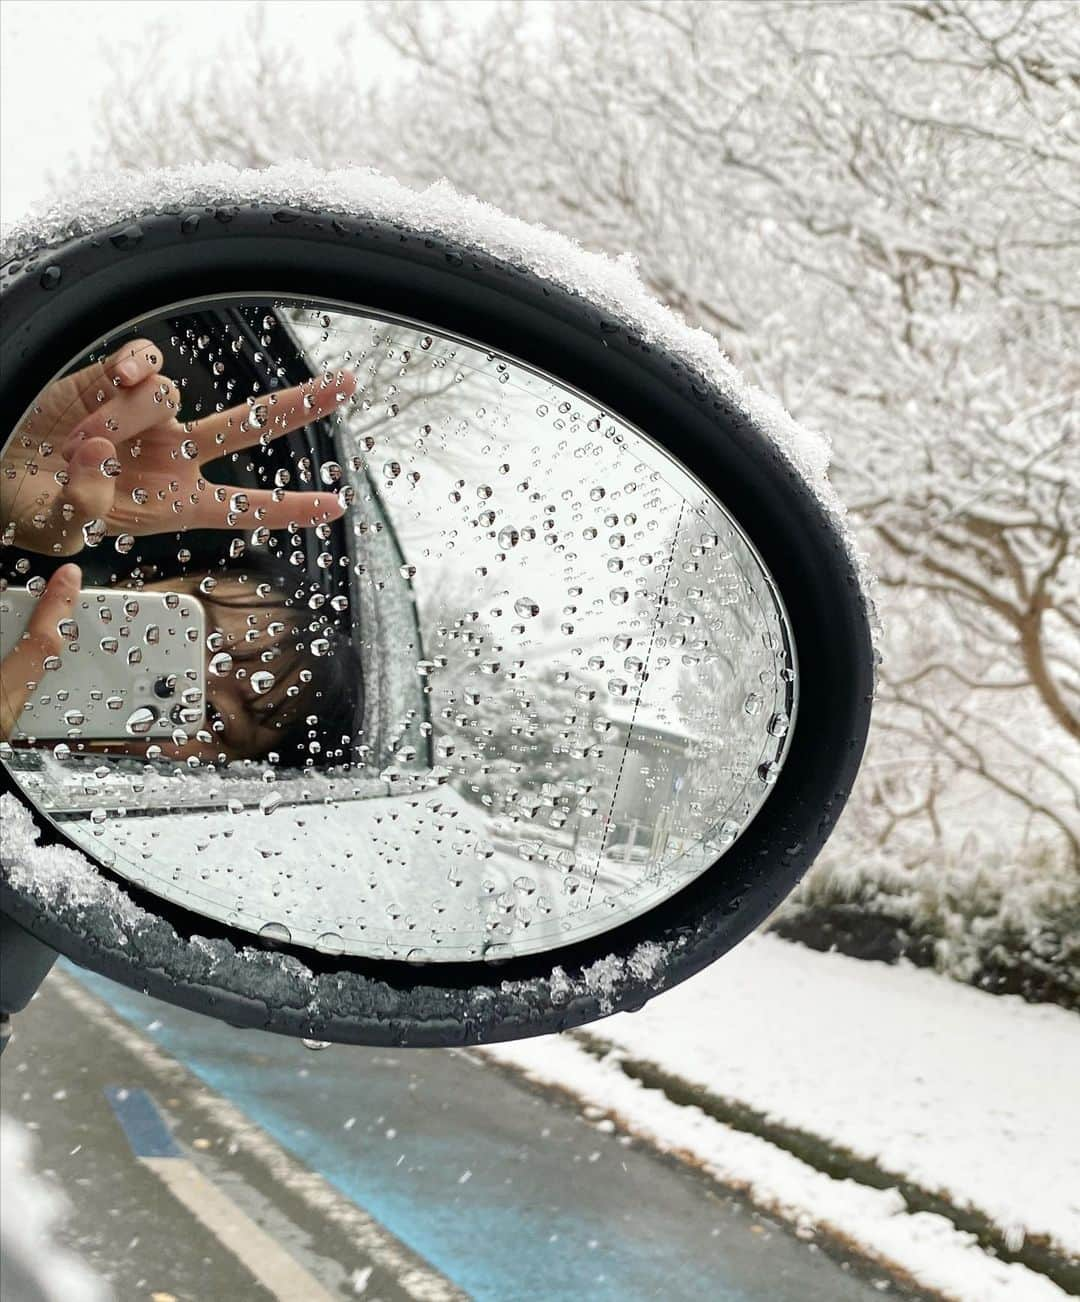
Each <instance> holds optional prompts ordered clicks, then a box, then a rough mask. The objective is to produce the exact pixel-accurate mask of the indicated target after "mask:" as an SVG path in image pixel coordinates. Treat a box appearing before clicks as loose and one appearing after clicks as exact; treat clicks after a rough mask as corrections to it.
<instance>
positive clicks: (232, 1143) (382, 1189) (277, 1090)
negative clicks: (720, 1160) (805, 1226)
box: [0, 969, 897, 1302]
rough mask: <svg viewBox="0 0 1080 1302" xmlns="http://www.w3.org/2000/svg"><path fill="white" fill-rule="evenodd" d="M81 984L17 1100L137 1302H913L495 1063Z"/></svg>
mask: <svg viewBox="0 0 1080 1302" xmlns="http://www.w3.org/2000/svg"><path fill="white" fill-rule="evenodd" d="M73 973H74V969H67V970H64V971H58V972H57V973H55V974H54V975H53V976H51V977H50V978H49V980H48V981H47V982H46V984H45V987H44V988H43V990H42V992H41V993H40V994H39V996H38V998H37V999H36V1000H35V1001H34V1002H33V1004H32V1005H31V1006H30V1008H29V1009H28V1010H27V1011H26V1012H25V1013H24V1014H22V1015H20V1017H19V1018H18V1020H17V1022H16V1037H15V1039H14V1040H13V1042H12V1044H11V1046H10V1047H9V1049H8V1051H7V1052H6V1053H5V1055H4V1059H3V1072H2V1077H0V1081H2V1103H3V1108H4V1110H5V1111H6V1112H8V1113H10V1114H13V1115H14V1116H16V1117H17V1118H19V1119H20V1120H21V1121H23V1122H24V1123H26V1124H29V1125H30V1126H31V1127H32V1128H34V1129H35V1130H36V1132H37V1139H38V1143H39V1146H40V1148H39V1155H38V1157H39V1160H38V1166H39V1169H42V1170H45V1171H47V1172H48V1173H49V1177H50V1178H51V1179H53V1180H55V1181H56V1182H57V1183H58V1184H59V1185H60V1186H61V1187H62V1188H63V1189H64V1190H65V1192H66V1193H67V1195H68V1197H69V1199H70V1200H71V1202H72V1204H73V1210H72V1215H71V1218H70V1220H69V1223H68V1227H67V1230H66V1233H65V1238H66V1241H67V1242H68V1243H70V1244H71V1245H72V1246H73V1247H74V1248H75V1249H76V1250H77V1251H78V1252H79V1253H80V1254H81V1255H82V1257H83V1258H84V1260H86V1261H88V1262H89V1263H90V1264H91V1265H93V1266H94V1268H95V1269H96V1270H97V1271H98V1272H99V1273H101V1274H102V1275H104V1276H106V1277H107V1278H108V1279H109V1280H110V1281H111V1282H112V1285H113V1288H114V1290H115V1293H116V1297H117V1298H118V1299H119V1300H120V1302H129V1300H131V1302H135V1300H136V1299H151V1300H153V1302H170V1300H171V1299H176V1300H177V1302H218V1300H219V1299H221V1300H224V1299H228V1300H229V1302H249V1300H250V1302H261V1300H262V1299H270V1298H275V1297H277V1298H284V1299H288V1300H289V1302H294V1300H295V1302H317V1300H318V1302H321V1300H322V1299H325V1298H326V1297H330V1298H352V1299H355V1298H356V1297H358V1296H359V1297H363V1298H364V1299H365V1300H366V1302H372V1300H374V1299H381V1302H398V1300H399V1299H405V1298H421V1299H426V1300H427V1302H440V1300H441V1299H458V1298H462V1297H473V1298H476V1299H480V1300H487V1299H491V1300H492V1302H518V1300H519V1299H521V1300H522V1302H526V1300H528V1299H537V1300H542V1302H563V1299H566V1302H569V1300H570V1299H574V1302H577V1300H578V1299H582V1298H586V1299H589V1302H609V1300H610V1302H615V1300H616V1299H618V1302H635V1300H636V1299H652V1298H662V1299H664V1300H665V1302H679V1300H680V1299H695V1300H696V1299H710V1302H751V1300H753V1299H763V1300H764V1299H768V1302H856V1300H858V1302H867V1300H868V1299H870V1298H880V1297H882V1296H883V1295H885V1296H888V1295H892V1296H896V1295H897V1291H896V1289H895V1286H890V1285H888V1284H886V1283H885V1282H884V1281H883V1280H882V1279H881V1277H880V1272H877V1271H875V1270H873V1269H872V1268H866V1267H864V1266H862V1265H861V1264H860V1263H858V1262H851V1261H845V1260H841V1259H839V1258H833V1257H830V1256H828V1255H826V1253H824V1252H823V1251H821V1249H820V1248H819V1247H817V1246H816V1245H814V1244H806V1243H803V1242H801V1241H800V1240H798V1239H797V1238H795V1237H794V1236H793V1235H792V1234H790V1233H789V1232H787V1231H786V1230H785V1229H783V1228H782V1227H780V1226H778V1225H776V1224H774V1223H773V1222H771V1221H769V1220H768V1219H766V1218H764V1217H762V1216H759V1215H758V1214H756V1213H755V1212H753V1211H752V1210H751V1209H750V1208H748V1207H747V1205H746V1204H745V1203H743V1202H741V1201H740V1200H739V1199H738V1198H737V1197H735V1196H729V1195H727V1194H725V1193H724V1192H723V1191H722V1190H718V1188H717V1186H716V1185H715V1184H713V1183H712V1182H710V1181H707V1180H706V1179H705V1178H703V1177H701V1176H699V1175H698V1174H697V1173H696V1172H694V1171H693V1170H691V1169H689V1168H687V1167H685V1166H683V1165H681V1164H678V1163H675V1162H672V1161H670V1160H667V1159H664V1158H661V1157H659V1156H658V1155H656V1154H655V1153H653V1152H652V1151H651V1150H649V1149H647V1148H644V1147H641V1146H638V1145H636V1144H632V1143H630V1142H629V1141H628V1140H627V1138H626V1137H624V1136H620V1135H618V1134H616V1133H613V1132H611V1131H610V1130H609V1129H605V1128H603V1127H598V1126H597V1125H596V1124H594V1123H592V1122H590V1121H589V1120H588V1119H587V1118H585V1117H584V1116H582V1115H581V1114H580V1112H579V1111H578V1110H577V1109H576V1108H575V1107H574V1106H573V1104H572V1103H570V1102H568V1101H567V1100H565V1099H562V1098H557V1097H554V1096H552V1095H549V1094H546V1093H543V1092H539V1091H537V1090H536V1089H534V1088H532V1087H529V1086H526V1085H524V1084H523V1083H522V1082H521V1081H519V1080H518V1079H516V1078H514V1077H511V1076H508V1075H507V1074H506V1073H504V1072H503V1071H501V1070H498V1069H496V1068H494V1067H493V1066H491V1065H490V1064H488V1063H485V1062H484V1061H482V1060H480V1059H478V1058H477V1057H475V1056H472V1055H468V1054H465V1053H459V1052H451V1051H445V1050H419V1051H411V1052H407V1053H389V1052H387V1051H385V1050H359V1049H346V1048H340V1047H335V1048H333V1049H330V1050H326V1051H322V1052H312V1051H311V1050H308V1049H305V1048H304V1047H303V1046H302V1045H301V1044H299V1043H298V1042H296V1041H291V1040H287V1039H282V1038H279V1037H275V1036H270V1035H265V1034H262V1033H257V1032H247V1031H245V1032H238V1031H235V1030H233V1029H231V1028H229V1027H227V1026H224V1025H220V1024H218V1023H214V1022H210V1021H208V1020H206V1019H203V1018H201V1017H198V1016H196V1015H194V1014H188V1013H184V1012H182V1011H180V1010H178V1009H174V1008H172V1007H170V1006H168V1005H164V1004H160V1003H157V1002H156V1001H153V1000H150V999H147V998H144V997H142V996H139V995H135V994H133V993H131V992H129V991H127V990H125V989H123V988H121V987H118V986H113V985H111V984H109V983H107V982H104V981H102V980H100V979H98V978H92V977H89V976H86V975H84V974H80V975H79V977H78V978H76V977H75V976H74V975H73ZM103 998H104V999H105V1000H107V1002H103ZM155 1145H157V1147H155ZM4 1214H5V1215H10V1214H13V1213H12V1212H11V1210H10V1209H8V1208H5V1209H4ZM14 1214H17V1213H14Z"/></svg>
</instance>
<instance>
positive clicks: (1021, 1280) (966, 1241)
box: [480, 1037, 1067, 1302]
mask: <svg viewBox="0 0 1080 1302" xmlns="http://www.w3.org/2000/svg"><path fill="white" fill-rule="evenodd" d="M480 1052H482V1053H483V1054H485V1055H487V1056H488V1057H490V1058H491V1059H493V1060H494V1061H496V1062H499V1063H502V1064H504V1065H505V1066H508V1067H511V1068H513V1069H515V1070H517V1071H520V1072H522V1073H523V1074H524V1075H525V1076H527V1077H528V1078H529V1079H530V1080H533V1081H535V1082H537V1083H539V1084H542V1085H546V1086H555V1087H557V1088H559V1089H562V1090H566V1091H568V1092H569V1093H570V1094H572V1095H573V1096H574V1097H575V1098H576V1099H577V1100H579V1101H580V1102H581V1103H582V1104H583V1105H584V1106H586V1107H587V1108H590V1109H594V1110H595V1112H594V1114H593V1115H594V1116H598V1117H599V1116H603V1117H607V1118H611V1119H612V1120H614V1121H615V1122H616V1124H617V1125H619V1126H620V1127H622V1128H623V1129H625V1130H626V1131H627V1132H629V1133H630V1134H633V1135H635V1136H637V1137H639V1138H641V1139H643V1140H645V1141H647V1142H648V1143H650V1144H652V1145H654V1146H655V1147H656V1148H659V1149H660V1150H661V1151H663V1152H667V1153H671V1154H674V1155H677V1156H680V1157H682V1158H685V1159H688V1160H690V1161H691V1162H693V1163H694V1164H695V1165H696V1166H698V1167H700V1168H701V1169H702V1170H703V1171H705V1172H706V1173H707V1174H709V1175H711V1176H712V1177H714V1178H715V1179H716V1180H719V1181H722V1182H723V1183H724V1184H725V1185H728V1186H730V1187H733V1188H735V1189H738V1190H741V1191H743V1192H744V1193H745V1194H746V1195H747V1196H748V1197H749V1198H750V1199H751V1200H752V1201H753V1202H754V1203H755V1204H756V1205H757V1206H759V1207H761V1208H763V1209H765V1210H767V1211H769V1212H772V1213H774V1214H775V1215H777V1216H780V1217H781V1218H783V1219H784V1220H786V1221H788V1222H790V1223H791V1224H793V1225H794V1226H795V1227H796V1230H797V1232H799V1233H800V1234H801V1235H802V1236H804V1237H809V1236H810V1235H812V1234H813V1233H814V1232H821V1233H823V1234H826V1235H828V1236H830V1237H832V1238H835V1239H837V1240H839V1241H840V1242H841V1243H843V1244H845V1245H848V1246H850V1247H853V1248H854V1249H855V1250H857V1251H858V1252H860V1253H862V1254H864V1255H866V1256H867V1257H869V1258H871V1259H872V1260H874V1261H877V1262H879V1263H880V1264H881V1265H882V1266H884V1267H885V1268H887V1269H889V1270H890V1271H892V1272H894V1273H895V1274H897V1275H900V1276H901V1277H904V1276H907V1277H909V1278H910V1279H911V1280H913V1281H915V1282H916V1283H917V1284H919V1285H920V1286H921V1287H923V1288H925V1289H928V1290H931V1291H934V1292H937V1293H939V1294H940V1295H941V1296H942V1297H945V1298H949V1299H955V1300H956V1302H1061V1300H1062V1299H1064V1298H1065V1297H1066V1296H1067V1294H1066V1293H1065V1292H1064V1291H1063V1290H1062V1289H1060V1288H1058V1286H1057V1285H1056V1284H1053V1283H1051V1281H1050V1280H1048V1279H1045V1278H1044V1277H1042V1276H1040V1275H1037V1274H1035V1273H1034V1272H1033V1271H1030V1270H1028V1269H1027V1268H1026V1267H1024V1266H1020V1265H1017V1264H1015V1263H1006V1262H1002V1261H999V1260H997V1259H996V1258H994V1257H991V1256H988V1255H987V1254H986V1253H984V1252H983V1251H982V1250H981V1249H980V1248H979V1246H978V1244H977V1242H976V1240H975V1237H974V1235H971V1234H967V1233H964V1232H962V1231H960V1230H957V1229H956V1227H955V1226H954V1225H953V1224H952V1222H950V1221H949V1220H947V1219H946V1218H945V1217H943V1216H936V1215H933V1214H931V1213H927V1212H917V1213H914V1214H912V1213H909V1212H908V1211H907V1208H906V1204H905V1203H904V1200H903V1198H902V1197H901V1196H900V1194H899V1193H898V1192H897V1191H896V1190H882V1189H868V1188H866V1187H865V1186H864V1185H860V1184H858V1183H857V1182H855V1181H853V1180H835V1179H833V1178H832V1177H830V1176H827V1175H824V1174H823V1173H822V1172H820V1171H817V1170H815V1169H814V1168H813V1167H811V1166H808V1165H807V1164H806V1163H804V1162H802V1161H800V1160H799V1159H798V1158H796V1157H794V1156H792V1155H791V1154H790V1153H787V1152H785V1151H784V1150H783V1149H780V1148H777V1147H775V1146H774V1145H772V1144H770V1143H768V1142H767V1141H766V1140H764V1139H759V1138H758V1137H757V1136H754V1135H748V1134H744V1133H741V1132H739V1131H737V1130H733V1129H731V1128H730V1127H729V1126H726V1125H724V1124H723V1123H722V1122H720V1121H717V1120H715V1119H714V1118H712V1117H709V1116H706V1115H705V1113H704V1112H702V1111H701V1109H700V1108H696V1107H686V1106H683V1105H681V1104H678V1103H673V1102H672V1101H671V1100H670V1099H669V1098H668V1097H667V1096H666V1095H665V1094H664V1093H663V1092H662V1091H660V1090H656V1089H649V1088H647V1087H646V1086H644V1085H642V1084H641V1083H640V1082H639V1081H636V1080H633V1079H631V1078H630V1077H629V1076H627V1075H626V1074H625V1072H623V1071H622V1069H621V1068H620V1067H619V1065H618V1063H617V1062H614V1061H600V1060H598V1059H597V1058H595V1057H594V1056H593V1055H592V1054H590V1053H589V1052H587V1051H586V1050H585V1049H584V1048H583V1047H582V1046H581V1045H579V1044H577V1043H575V1041H573V1040H572V1039H569V1038H567V1037H548V1038H544V1039H537V1040H526V1041H521V1042H518V1043H515V1044H500V1045H494V1046H491V1047H489V1048H485V1049H483V1050H481V1051H480Z"/></svg>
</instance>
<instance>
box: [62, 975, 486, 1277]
mask: <svg viewBox="0 0 1080 1302" xmlns="http://www.w3.org/2000/svg"><path fill="white" fill-rule="evenodd" d="M49 984H50V986H51V987H52V988H53V989H54V990H56V991H57V992H58V993H59V994H60V995H61V996H62V997H63V998H64V999H66V1000H67V1001H68V1003H69V1004H71V1005H72V1007H73V1008H77V1009H78V1010H79V1012H80V1013H81V1014H82V1015H83V1016H84V1017H87V1018H89V1019H90V1020H91V1021H93V1022H94V1024H95V1025H96V1026H99V1027H100V1028H101V1029H102V1030H103V1031H105V1032H106V1034H108V1035H109V1036H111V1037H112V1038H113V1040H115V1041H116V1043H117V1044H119V1045H121V1046H122V1047H123V1048H124V1049H126V1050H127V1051H128V1052H129V1053H132V1054H134V1055H135V1056H136V1057H137V1058H138V1059H139V1061H140V1062H142V1063H143V1065H144V1066H145V1067H146V1068H147V1069H148V1070H149V1071H152V1072H153V1073H154V1075H155V1076H157V1077H158V1078H159V1079H160V1080H161V1081H162V1082H163V1084H164V1085H165V1086H166V1087H167V1092H171V1093H175V1092H176V1088H177V1083H178V1082H177V1072H178V1071H181V1072H183V1073H184V1075H185V1077H186V1078H187V1080H186V1081H185V1084H186V1089H185V1099H186V1101H187V1102H189V1103H190V1104H191V1105H192V1106H193V1107H195V1108H197V1109H198V1110H199V1111H201V1112H202V1113H204V1114H205V1115H206V1116H207V1117H208V1118H209V1119H210V1120H211V1121H213V1122H214V1123H215V1124H216V1125H218V1126H220V1127H221V1128H222V1129H224V1130H227V1131H228V1132H229V1136H230V1138H231V1139H232V1140H233V1141H234V1142H235V1143H236V1144H237V1145H238V1146H239V1147H240V1148H242V1149H243V1150H244V1151H245V1152H246V1153H247V1154H248V1155H249V1156H250V1157H252V1158H254V1159H256V1160H257V1161H258V1162H259V1163H260V1164H261V1165H262V1166H263V1167H264V1168H265V1170H266V1171H267V1172H268V1174H269V1175H270V1177H271V1179H272V1180H273V1182H274V1183H275V1184H277V1185H280V1186H282V1187H283V1188H286V1189H288V1190H289V1192H290V1193H292V1194H294V1195H295V1196H297V1197H299V1198H301V1199H302V1200H303V1201H304V1202H305V1203H306V1204H307V1206H308V1207H310V1208H311V1209H312V1210H313V1211H315V1212H317V1213H318V1214H319V1215H320V1216H322V1217H324V1218H325V1219H326V1220H328V1221H331V1222H333V1223H334V1224H335V1225H337V1226H338V1227H339V1228H341V1229H342V1230H343V1231H345V1233H346V1234H348V1236H349V1238H350V1240H351V1241H352V1243H353V1245H354V1247H355V1248H356V1250H357V1253H358V1254H362V1255H363V1256H366V1257H367V1258H368V1259H369V1260H371V1261H373V1262H374V1263H375V1264H376V1265H377V1266H380V1267H381V1268H382V1269H383V1270H385V1271H387V1272H389V1273H390V1274H391V1275H393V1277H394V1279H395V1280H396V1282H397V1284H398V1285H399V1287H400V1288H401V1289H402V1290H403V1291H404V1292H405V1293H407V1294H408V1295H409V1297H411V1298H415V1299H416V1302H469V1299H468V1294H466V1293H464V1292H462V1291H461V1290H460V1289H458V1288H456V1287H455V1285H454V1284H452V1283H451V1282H450V1280H448V1279H446V1278H445V1276H443V1275H440V1274H439V1273H438V1271H436V1270H435V1269H434V1268H433V1267H431V1266H428V1265H427V1264H426V1263H424V1262H422V1261H421V1260H420V1259H419V1258H417V1257H415V1256H414V1255H413V1254H412V1253H411V1252H410V1251H409V1250H408V1248H406V1247H405V1245H404V1244H402V1243H401V1242H400V1241H399V1240H398V1239H396V1238H394V1236H393V1235H392V1234H391V1233H390V1232H389V1230H387V1229H385V1228H384V1227H383V1226H382V1225H380V1224H379V1222H378V1221H376V1220H375V1219H374V1218H373V1217H371V1216H369V1215H368V1214H367V1213H366V1212H363V1211H361V1210H360V1208H359V1207H357V1206H356V1204H355V1203H353V1202H350V1201H349V1199H347V1198H346V1197H344V1195H342V1194H340V1193H339V1192H338V1191H337V1190H336V1189H335V1188H334V1187H333V1185H331V1184H330V1183H329V1182H328V1181H326V1180H324V1179H323V1177H322V1176H321V1175H317V1174H316V1173H315V1172H314V1171H310V1170H308V1168H307V1167H305V1166H302V1165H301V1164H300V1163H299V1162H297V1161H296V1160H295V1159H294V1158H292V1157H290V1156H289V1155H288V1153H286V1152H285V1150H284V1149H282V1148H280V1147H279V1146H278V1145H277V1144H275V1143H274V1141H273V1140H272V1139H271V1138H270V1137H269V1136H268V1135H267V1134H266V1133H265V1132H264V1131H263V1130H260V1128H259V1127H258V1126H256V1125H255V1123H254V1122H252V1121H249V1120H248V1118H247V1117H246V1116H245V1115H244V1114H243V1113H242V1112H241V1111H240V1110H239V1109H238V1108H236V1107H234V1106H233V1105H232V1104H231V1103H229V1102H228V1101H227V1100H225V1099H223V1098H222V1097H221V1096H220V1095H218V1094H215V1093H213V1092H212V1091H211V1090H209V1089H207V1088H206V1087H205V1086H203V1085H201V1084H199V1083H198V1081H197V1079H196V1078H193V1077H192V1076H191V1074H190V1073H189V1072H188V1070H187V1068H186V1067H184V1065H183V1064H182V1063H180V1062H179V1061H178V1060H177V1059H176V1058H173V1057H172V1056H171V1055H170V1054H168V1053H166V1052H165V1051H164V1050H162V1049H160V1048H158V1046H157V1045H156V1044H154V1043H153V1041H151V1040H148V1039H147V1038H146V1037H145V1036H144V1035H142V1034H140V1033H139V1032H138V1031H136V1030H134V1029H133V1028H132V1027H130V1026H129V1025H128V1024H127V1023H126V1022H124V1021H122V1020H121V1019H120V1016H119V1014H117V1013H114V1012H113V1011H112V1010H111V1009H110V1008H109V1007H108V1006H107V1005H106V1004H104V1003H102V1002H101V1001H100V1000H99V999H97V998H96V997H95V996H93V995H91V994H90V993H89V992H88V991H87V990H85V989H84V988H83V987H82V986H81V985H79V984H78V983H77V982H76V981H74V980H73V979H72V978H71V977H69V976H67V975H66V974H65V973H63V972H60V971H57V970H56V969H55V968H54V969H53V971H52V973H51V974H50V976H49Z"/></svg>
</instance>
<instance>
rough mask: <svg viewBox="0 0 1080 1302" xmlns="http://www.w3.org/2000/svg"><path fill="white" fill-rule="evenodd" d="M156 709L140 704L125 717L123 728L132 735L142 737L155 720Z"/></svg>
mask: <svg viewBox="0 0 1080 1302" xmlns="http://www.w3.org/2000/svg"><path fill="white" fill-rule="evenodd" d="M157 719H158V713H157V710H155V709H154V708H153V706H150V705H140V706H139V708H138V709H137V710H135V711H133V712H132V713H131V714H130V715H129V716H128V718H127V721H126V722H125V724H124V730H125V732H127V733H128V734H129V735H130V736H132V737H144V736H145V735H146V734H147V733H148V732H149V731H150V729H151V728H153V726H154V724H155V723H156V722H157Z"/></svg>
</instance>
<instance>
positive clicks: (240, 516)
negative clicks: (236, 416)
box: [188, 484, 345, 529]
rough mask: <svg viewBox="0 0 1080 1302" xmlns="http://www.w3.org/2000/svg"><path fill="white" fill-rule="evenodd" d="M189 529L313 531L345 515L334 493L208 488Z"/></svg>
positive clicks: (220, 485) (209, 485)
mask: <svg viewBox="0 0 1080 1302" xmlns="http://www.w3.org/2000/svg"><path fill="white" fill-rule="evenodd" d="M207 489H208V491H207V492H206V493H204V494H202V495H201V497H200V500H199V503H198V505H197V507H196V508H195V511H194V514H193V515H192V516H191V517H190V518H189V521H188V527H189V528H198V529H254V528H258V527H260V526H261V527H263V528H266V529H287V528H289V527H290V526H291V525H295V526H296V527H297V528H300V529H310V528H311V527H312V526H313V525H316V524H329V523H331V522H332V521H334V520H340V519H341V517H342V516H343V515H344V514H345V506H344V504H343V503H342V502H341V501H339V500H338V498H337V496H336V495H335V494H334V493H326V492H323V493H283V492H281V491H280V490H276V491H275V490H271V489H267V488H235V487H230V486H229V485H223V484H208V485H207Z"/></svg>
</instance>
